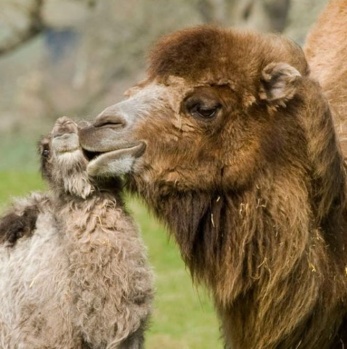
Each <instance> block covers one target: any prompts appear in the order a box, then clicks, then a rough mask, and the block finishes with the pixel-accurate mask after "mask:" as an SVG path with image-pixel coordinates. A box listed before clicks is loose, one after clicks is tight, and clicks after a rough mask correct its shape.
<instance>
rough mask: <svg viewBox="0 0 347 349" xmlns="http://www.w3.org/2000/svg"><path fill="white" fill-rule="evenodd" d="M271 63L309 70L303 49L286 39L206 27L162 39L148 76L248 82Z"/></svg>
mask: <svg viewBox="0 0 347 349" xmlns="http://www.w3.org/2000/svg"><path fill="white" fill-rule="evenodd" d="M271 62H287V63H288V64H291V65H293V66H294V67H295V68H296V69H297V70H299V72H300V73H301V74H304V73H306V70H307V64H306V60H305V58H304V55H303V53H302V50H301V48H299V46H297V45H296V44H295V43H293V42H292V41H290V40H288V39H286V38H284V37H281V36H278V35H274V34H259V33H255V32H246V31H240V30H236V29H228V30H227V29H221V28H216V27H209V26H202V27H196V28H190V29H185V30H181V31H178V32H175V33H173V34H170V35H168V36H166V37H164V38H162V39H161V40H159V41H158V43H157V44H156V45H155V46H154V48H153V50H152V52H151V55H150V61H149V68H148V73H149V76H150V78H159V79H162V80H164V81H165V80H166V79H167V78H168V77H169V76H172V75H174V76H179V77H183V78H185V79H186V80H187V81H201V80H203V79H205V80H206V79H210V80H213V79H221V78H222V77H224V78H226V79H231V80H235V79H236V80H238V79H240V80H244V79H245V77H250V78H251V79H252V78H254V77H255V76H256V75H257V74H258V73H259V69H262V68H264V67H265V66H266V65H267V64H269V63H271ZM257 67H259V69H257Z"/></svg>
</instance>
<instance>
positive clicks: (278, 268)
mask: <svg viewBox="0 0 347 349" xmlns="http://www.w3.org/2000/svg"><path fill="white" fill-rule="evenodd" d="M128 96H129V98H128V99H127V100H125V101H123V102H121V103H118V104H116V105H113V106H111V107H109V108H107V109H105V110H104V111H103V112H102V113H101V114H100V115H99V116H98V117H97V119H96V122H95V124H94V125H93V126H90V127H87V128H85V129H83V130H81V142H82V146H83V147H84V148H85V149H86V150H88V151H89V155H90V156H91V158H92V159H91V161H90V163H89V165H88V172H89V174H90V175H92V176H107V175H111V174H115V173H117V170H115V168H117V167H115V166H114V164H118V163H119V162H123V163H124V164H125V163H126V164H127V170H128V175H127V177H128V186H129V188H130V190H131V191H133V192H136V193H139V194H140V195H141V196H142V197H143V198H144V200H145V201H146V202H147V204H148V205H149V207H151V208H152V209H153V210H154V212H155V213H156V215H157V216H158V217H159V218H160V219H161V220H162V221H164V222H165V223H166V224H167V226H168V227H169V229H170V231H171V233H172V234H173V235H174V237H175V239H176V241H177V243H178V245H179V247H180V249H181V253H182V257H183V259H184V261H185V263H186V264H187V266H188V267H189V269H190V271H191V274H192V276H193V278H194V280H196V281H198V282H202V283H204V284H206V285H207V286H208V288H209V289H210V290H211V294H212V296H213V299H214V302H215V306H216V309H217V311H218V314H219V316H220V319H221V323H222V329H223V333H224V337H225V342H226V346H227V347H228V348H231V347H232V348H233V349H254V348H257V349H264V348H267V349H270V348H271V349H273V348H276V349H280V348H281V349H289V348H306V349H318V348H319V349H326V348H336V349H337V348H343V346H347V340H346V338H345V333H346V331H347V328H346V326H347V324H346V314H347V304H346V302H347V275H346V272H347V269H346V268H347V254H346V248H347V222H346V217H347V216H346V175H345V171H344V167H343V158H342V155H341V152H340V148H339V145H338V142H337V138H336V136H335V132H334V126H333V122H332V118H331V113H330V109H329V105H328V103H327V101H326V99H325V97H324V95H323V94H322V91H321V88H320V86H319V85H318V84H317V83H316V82H315V81H313V80H312V79H311V78H310V76H309V69H308V65H307V62H306V60H305V57H304V54H303V52H302V50H301V49H300V48H299V47H298V46H297V45H296V44H294V43H293V42H291V41H290V40H287V39H285V38H283V37H280V36H275V35H260V34H256V33H249V32H240V31H237V30H223V29H218V28H211V27H198V28H193V29H188V30H183V31H179V32H177V33H174V34H172V35H169V36H167V37H165V38H163V39H162V40H161V41H159V43H158V44H157V45H156V46H155V47H154V49H153V51H152V53H151V57H150V62H149V69H148V78H147V80H146V81H144V82H142V83H141V84H139V85H137V86H135V87H134V88H133V89H131V90H130V91H128ZM141 144H142V145H143V148H144V147H146V150H145V152H144V154H143V155H142V156H139V155H138V153H136V152H135V150H136V149H138V147H140V146H141ZM93 152H95V157H93V156H92V153H93ZM100 152H101V153H102V154H100ZM123 168H125V167H124V166H123Z"/></svg>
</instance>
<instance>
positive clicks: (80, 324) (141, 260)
mask: <svg viewBox="0 0 347 349" xmlns="http://www.w3.org/2000/svg"><path fill="white" fill-rule="evenodd" d="M40 154H41V160H42V164H41V167H42V173H43V176H44V177H45V178H46V179H47V180H48V183H49V185H50V189H51V191H50V192H48V193H46V194H38V193H36V194H35V193H33V194H31V195H30V196H29V197H27V198H24V199H20V200H18V201H17V202H16V203H15V204H14V205H13V207H12V208H11V209H10V210H9V213H8V214H6V215H5V216H4V217H3V218H2V219H0V236H1V237H2V239H1V244H0V348H1V349H17V348H28V349H34V348H37V349H38V348H46V349H53V348H54V349H59V348H60V349H106V348H108V349H111V348H114V349H141V348H143V347H144V331H145V329H146V326H147V322H148V319H149V316H150V313H151V309H152V307H151V304H152V297H153V285H152V272H151V269H150V267H149V266H148V263H147V260H146V251H145V248H144V246H143V243H142V241H141V239H140V237H139V234H138V230H137V227H136V225H135V224H134V222H133V221H132V219H131V217H129V215H128V214H127V213H126V212H125V209H124V205H123V200H122V197H121V181H120V180H119V179H116V178H113V179H112V185H110V184H111V183H110V182H109V181H108V180H107V179H105V180H102V181H99V183H98V184H97V185H96V184H95V183H94V182H93V181H91V180H90V179H89V178H88V176H87V174H86V166H87V164H88V161H87V159H86V158H85V156H84V154H83V151H82V149H81V147H80V146H79V138H78V128H77V125H76V124H75V123H74V122H72V121H71V120H69V119H67V118H60V119H58V121H57V123H56V125H55V127H54V128H53V131H52V133H51V134H50V135H49V137H47V138H45V139H43V140H42V141H41V143H40Z"/></svg>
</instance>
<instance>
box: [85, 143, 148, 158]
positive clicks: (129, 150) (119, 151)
mask: <svg viewBox="0 0 347 349" xmlns="http://www.w3.org/2000/svg"><path fill="white" fill-rule="evenodd" d="M145 149H146V144H145V143H144V142H136V143H134V142H132V143H128V144H122V145H121V146H119V147H117V148H115V149H112V150H109V151H93V150H89V149H83V154H84V156H85V158H86V159H87V160H88V161H89V162H91V161H93V160H96V159H98V158H100V157H102V156H112V158H114V157H116V156H117V155H119V156H121V155H124V154H127V155H130V154H131V155H132V156H133V157H135V158H138V157H140V156H141V155H142V154H143V153H144V151H145Z"/></svg>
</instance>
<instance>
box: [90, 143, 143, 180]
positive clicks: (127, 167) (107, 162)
mask: <svg viewBox="0 0 347 349" xmlns="http://www.w3.org/2000/svg"><path fill="white" fill-rule="evenodd" d="M145 150H146V143H144V142H136V143H128V144H127V145H124V144H123V145H122V147H120V148H117V149H113V150H110V151H107V152H94V151H90V150H84V154H85V156H86V158H87V159H89V164H88V167H87V172H88V174H89V175H90V176H101V177H102V176H110V175H112V176H113V175H115V176H117V175H123V174H125V173H129V172H131V171H132V168H133V165H134V163H135V161H136V159H137V158H139V157H141V156H142V154H143V153H144V152H145Z"/></svg>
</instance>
